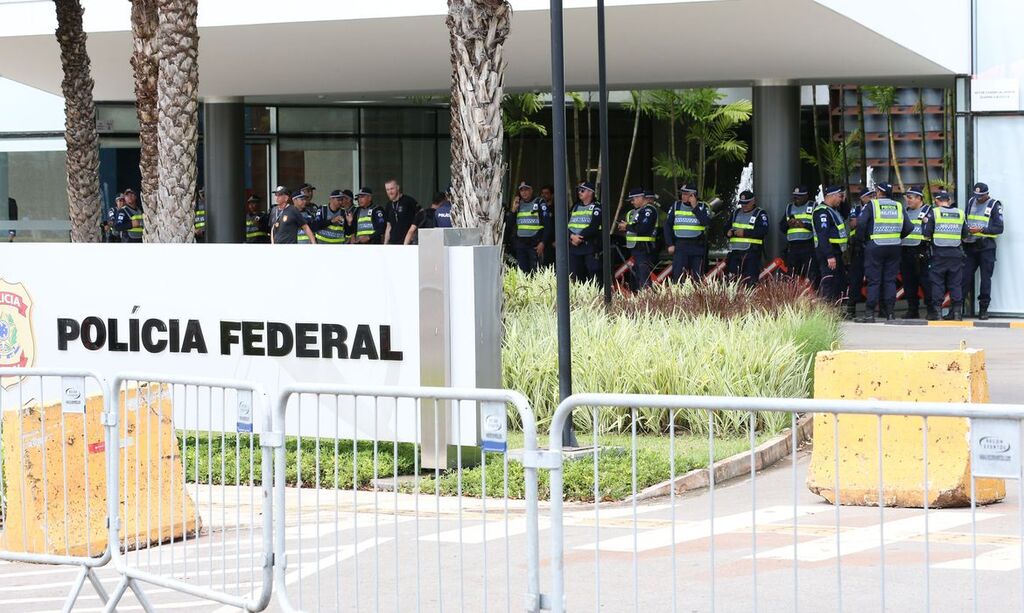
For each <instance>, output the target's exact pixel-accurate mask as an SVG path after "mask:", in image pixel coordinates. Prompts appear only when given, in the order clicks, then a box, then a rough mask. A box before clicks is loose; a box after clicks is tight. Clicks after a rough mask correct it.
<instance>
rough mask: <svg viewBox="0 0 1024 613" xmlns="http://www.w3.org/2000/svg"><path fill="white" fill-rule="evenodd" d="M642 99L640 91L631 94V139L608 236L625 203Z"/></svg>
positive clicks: (612, 230)
mask: <svg viewBox="0 0 1024 613" xmlns="http://www.w3.org/2000/svg"><path fill="white" fill-rule="evenodd" d="M642 97H643V92H642V91H635V92H633V98H634V100H635V101H636V106H635V108H634V112H635V115H634V116H633V138H632V139H631V140H630V141H629V155H627V156H626V172H625V173H623V175H622V189H621V190H619V202H618V203H617V204H616V205H615V215H613V216H612V218H611V219H610V220H608V233H609V234H611V233H612V232H614V231H615V222H616V220H617V219H618V218H619V213H621V212H622V203H623V202H625V201H626V186H627V185H629V171H630V170H631V169H632V168H633V153H634V152H635V151H636V137H637V134H638V133H639V131H640V114H641V110H640V107H641V104H642V100H641V98H642Z"/></svg>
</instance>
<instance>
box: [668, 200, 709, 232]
mask: <svg viewBox="0 0 1024 613" xmlns="http://www.w3.org/2000/svg"><path fill="white" fill-rule="evenodd" d="M704 230H705V228H704V225H703V224H701V223H700V221H699V220H698V219H697V216H696V215H694V214H693V209H692V208H690V207H689V206H687V205H685V204H683V203H681V202H676V203H675V204H674V205H672V234H674V235H675V237H676V238H699V237H700V236H701V235H703V234H704Z"/></svg>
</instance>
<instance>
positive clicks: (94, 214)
mask: <svg viewBox="0 0 1024 613" xmlns="http://www.w3.org/2000/svg"><path fill="white" fill-rule="evenodd" d="M55 5H56V10H57V32H56V36H57V43H58V44H59V45H60V63H61V67H62V68H63V70H64V79H63V80H62V81H61V90H62V92H63V93H64V141H65V142H66V143H67V175H68V185H67V191H68V214H69V217H70V218H71V241H72V242H75V243H96V242H99V240H100V209H101V202H100V138H99V134H98V133H97V132H96V103H95V101H94V100H93V98H92V88H93V80H92V73H91V70H90V63H89V53H88V51H87V49H86V45H85V41H86V35H85V30H84V29H83V28H82V5H81V4H80V3H79V0H56V2H55Z"/></svg>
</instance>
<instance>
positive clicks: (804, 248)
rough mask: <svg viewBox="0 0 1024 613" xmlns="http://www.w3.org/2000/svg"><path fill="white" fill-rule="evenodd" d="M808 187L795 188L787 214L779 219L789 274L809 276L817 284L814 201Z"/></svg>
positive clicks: (787, 207)
mask: <svg viewBox="0 0 1024 613" xmlns="http://www.w3.org/2000/svg"><path fill="white" fill-rule="evenodd" d="M808 193H809V192H808V191H807V188H806V187H805V186H803V185H799V186H797V187H796V188H794V189H793V200H792V202H790V203H789V205H788V206H786V216H785V217H784V218H783V219H780V220H779V230H780V231H781V232H782V234H783V236H785V237H786V258H785V261H786V269H787V270H788V271H789V274H791V275H795V276H801V277H807V279H808V280H810V281H811V283H812V284H815V285H816V280H817V276H818V275H817V272H818V270H817V269H818V266H817V264H816V262H815V259H814V229H813V227H812V223H811V222H812V217H813V216H814V202H812V201H811V199H810V197H809V196H808Z"/></svg>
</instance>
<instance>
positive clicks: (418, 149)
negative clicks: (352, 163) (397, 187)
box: [360, 138, 438, 204]
mask: <svg viewBox="0 0 1024 613" xmlns="http://www.w3.org/2000/svg"><path fill="white" fill-rule="evenodd" d="M436 142H437V141H436V140H435V139H433V138H364V139H362V141H361V147H360V153H361V154H362V156H363V166H362V168H363V172H362V185H365V186H367V187H370V188H372V189H373V190H374V194H375V195H376V194H378V193H380V194H382V193H383V192H384V183H385V182H386V181H387V180H389V179H397V180H398V182H399V183H400V184H401V185H402V191H403V192H405V193H406V194H408V195H410V196H412V197H413V198H415V199H416V200H417V201H418V202H420V204H423V203H424V202H427V201H429V200H430V196H431V195H432V194H433V193H434V192H435V191H437V189H438V186H437V177H436V172H437V152H436V149H435V143H436ZM377 200H378V202H382V201H383V200H382V199H381V198H379V197H378V198H377Z"/></svg>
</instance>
